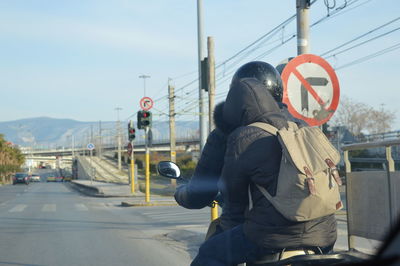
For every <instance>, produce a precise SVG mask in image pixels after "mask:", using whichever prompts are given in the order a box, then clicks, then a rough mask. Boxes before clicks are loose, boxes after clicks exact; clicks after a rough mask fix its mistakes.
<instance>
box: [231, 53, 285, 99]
mask: <svg viewBox="0 0 400 266" xmlns="http://www.w3.org/2000/svg"><path fill="white" fill-rule="evenodd" d="M242 78H256V79H258V80H259V81H261V82H262V83H263V84H264V85H265V86H266V87H267V89H268V91H269V92H270V93H271V95H272V96H273V97H274V99H275V100H276V101H277V102H282V95H283V85H282V79H281V76H280V75H279V73H278V71H277V70H276V69H275V68H274V67H273V66H271V65H270V64H268V63H265V62H261V61H254V62H250V63H247V64H244V65H243V66H241V67H240V68H239V69H238V70H237V71H236V73H235V74H234V75H233V78H232V84H233V83H234V82H236V81H238V80H239V79H242Z"/></svg>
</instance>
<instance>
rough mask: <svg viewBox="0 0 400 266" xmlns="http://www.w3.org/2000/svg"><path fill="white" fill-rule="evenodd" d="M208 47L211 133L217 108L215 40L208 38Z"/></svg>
mask: <svg viewBox="0 0 400 266" xmlns="http://www.w3.org/2000/svg"><path fill="white" fill-rule="evenodd" d="M207 47H208V68H207V69H208V77H209V79H208V80H209V84H208V125H209V126H208V129H209V132H211V131H212V130H213V129H214V128H215V126H214V119H213V115H214V107H215V56H214V38H213V37H208V38H207Z"/></svg>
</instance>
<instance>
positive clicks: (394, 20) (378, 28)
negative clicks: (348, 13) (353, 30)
mask: <svg viewBox="0 0 400 266" xmlns="http://www.w3.org/2000/svg"><path fill="white" fill-rule="evenodd" d="M399 19H400V17H397V18H395V19H393V20H391V21H389V22H387V23H385V24H383V25H380V26H378V27H376V28H374V29H372V30H370V31H368V32H366V33H364V34H361V35H360V36H357V37H356V38H354V39H352V40H350V41H347V42H345V43H343V44H341V45H339V46H337V47H335V48H333V49H331V50H329V51H327V52H325V53H323V54H321V55H320V56H325V55H327V54H329V53H330V52H333V51H335V50H337V49H339V48H342V47H344V46H346V45H348V44H350V43H352V42H354V41H357V40H359V39H361V38H363V37H365V36H367V35H369V34H371V33H373V32H375V31H377V30H380V29H382V28H384V27H386V26H387V25H390V24H392V23H393V22H396V21H398V20H399Z"/></svg>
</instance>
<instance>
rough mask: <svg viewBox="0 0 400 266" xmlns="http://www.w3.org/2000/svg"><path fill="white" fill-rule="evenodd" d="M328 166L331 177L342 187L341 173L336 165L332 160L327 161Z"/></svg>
mask: <svg viewBox="0 0 400 266" xmlns="http://www.w3.org/2000/svg"><path fill="white" fill-rule="evenodd" d="M325 162H326V164H327V165H328V166H329V169H330V172H331V175H332V176H333V178H334V179H335V181H336V183H337V184H338V185H339V186H341V185H342V179H340V176H339V171H338V169H337V167H336V165H335V164H334V163H333V162H332V160H331V159H329V158H328V159H325Z"/></svg>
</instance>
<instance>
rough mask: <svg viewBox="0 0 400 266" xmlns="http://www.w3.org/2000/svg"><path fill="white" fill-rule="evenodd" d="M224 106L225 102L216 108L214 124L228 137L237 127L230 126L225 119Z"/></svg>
mask: <svg viewBox="0 0 400 266" xmlns="http://www.w3.org/2000/svg"><path fill="white" fill-rule="evenodd" d="M224 105H225V102H220V103H218V104H217V105H216V106H215V108H214V115H213V117H214V124H215V126H216V127H217V128H218V129H219V130H221V131H222V132H223V133H224V134H226V135H228V134H229V133H231V132H232V131H233V130H234V129H235V127H234V126H232V125H230V124H229V123H228V122H227V121H225V119H224V115H223V114H224Z"/></svg>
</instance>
